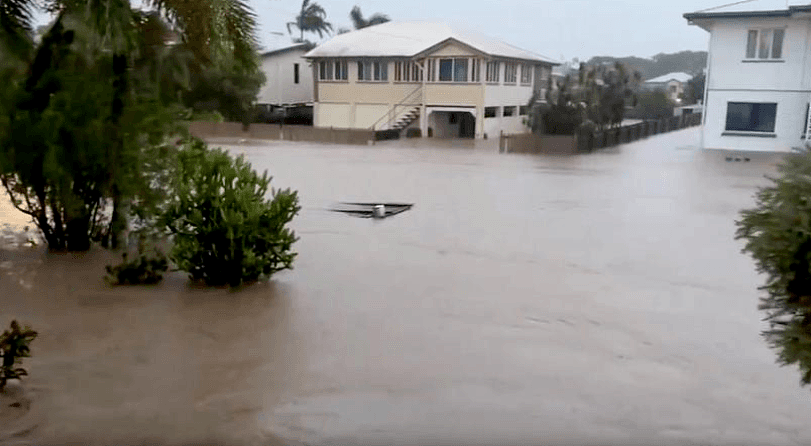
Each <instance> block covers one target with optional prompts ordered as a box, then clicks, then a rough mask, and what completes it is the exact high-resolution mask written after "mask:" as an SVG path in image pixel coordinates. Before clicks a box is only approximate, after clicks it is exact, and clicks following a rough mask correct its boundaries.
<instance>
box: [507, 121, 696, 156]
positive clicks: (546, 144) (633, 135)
mask: <svg viewBox="0 0 811 446" xmlns="http://www.w3.org/2000/svg"><path fill="white" fill-rule="evenodd" d="M697 125H701V114H700V113H695V114H690V115H682V116H677V117H673V118H668V119H662V120H659V121H645V122H642V123H639V124H634V125H628V126H624V127H615V128H611V129H606V130H603V131H600V132H591V131H581V132H578V134H577V135H535V134H516V135H501V138H500V140H499V151H501V152H508V153H549V154H574V153H587V152H591V151H593V150H596V149H602V148H606V147H613V146H616V145H619V144H626V143H629V142H633V141H636V140H639V139H642V138H647V137H648V136H652V135H656V134H659V133H666V132H672V131H674V130H680V129H683V128H687V127H694V126H697Z"/></svg>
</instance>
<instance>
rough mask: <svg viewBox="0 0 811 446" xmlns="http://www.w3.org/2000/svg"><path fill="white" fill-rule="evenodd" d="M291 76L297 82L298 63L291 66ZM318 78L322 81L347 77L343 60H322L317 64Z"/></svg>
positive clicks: (340, 79)
mask: <svg viewBox="0 0 811 446" xmlns="http://www.w3.org/2000/svg"><path fill="white" fill-rule="evenodd" d="M293 71H294V73H293V76H294V77H295V79H294V81H295V83H298V82H299V81H298V79H299V74H298V73H299V69H298V64H295V66H294V67H293ZM318 79H319V80H322V81H331V80H336V81H345V80H347V79H348V76H347V70H346V61H345V60H336V61H331V60H322V61H321V62H319V64H318Z"/></svg>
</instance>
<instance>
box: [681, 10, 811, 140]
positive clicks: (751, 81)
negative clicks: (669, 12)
mask: <svg viewBox="0 0 811 446" xmlns="http://www.w3.org/2000/svg"><path fill="white" fill-rule="evenodd" d="M684 17H685V18H686V19H687V20H688V22H689V23H690V24H692V25H696V26H699V27H701V28H703V29H704V30H706V31H708V32H709V33H710V44H709V58H708V61H707V80H706V89H705V93H704V97H705V99H704V105H705V107H704V109H705V114H704V118H703V120H704V122H703V129H702V136H701V145H702V147H704V148H707V149H727V150H753V151H778V152H788V151H791V150H792V149H795V148H799V147H802V146H803V145H804V144H805V142H807V141H808V138H809V137H810V136H811V135H809V133H810V132H809V131H808V128H809V124H811V122H809V118H808V104H809V102H811V57H809V56H808V55H809V53H811V4H804V5H789V6H787V2H786V1H785V0H760V1H750V2H738V3H733V4H731V5H726V6H721V7H717V8H712V9H707V10H703V11H698V12H694V13H688V14H685V15H684Z"/></svg>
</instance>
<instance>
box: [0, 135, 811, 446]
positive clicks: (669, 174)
mask: <svg viewBox="0 0 811 446" xmlns="http://www.w3.org/2000/svg"><path fill="white" fill-rule="evenodd" d="M698 134H699V133H698V129H697V128H694V129H689V130H683V131H679V132H673V133H669V134H665V135H660V136H656V137H652V138H649V139H646V140H641V141H638V142H636V143H633V144H628V145H624V146H620V147H618V148H614V149H609V150H605V151H602V152H599V153H595V154H590V155H583V156H575V157H565V156H557V157H552V156H538V155H506V154H499V153H498V148H497V142H496V141H492V140H491V141H476V142H475V143H474V142H472V141H456V142H445V143H436V142H433V141H429V142H426V141H394V142H385V143H380V144H378V145H376V146H369V147H353V146H332V145H315V144H306V143H290V142H283V141H271V142H267V143H247V144H234V145H231V146H224V147H227V148H229V150H231V151H232V152H233V153H244V154H245V155H246V157H247V158H248V159H249V160H250V161H251V162H252V163H253V165H254V167H255V168H257V169H258V170H263V169H268V170H269V173H270V174H271V175H272V176H273V177H274V178H273V183H272V185H274V186H275V187H283V188H286V187H290V188H293V189H297V190H298V191H299V196H300V200H301V205H302V211H301V213H300V215H299V216H298V217H297V218H296V219H295V220H294V224H293V226H294V228H295V230H296V232H297V235H298V236H299V237H300V241H299V242H297V244H296V245H295V249H296V250H297V252H298V253H299V257H298V258H297V260H296V262H295V263H294V266H295V269H294V270H293V271H287V272H283V273H280V274H278V275H276V276H274V280H272V281H271V282H270V283H268V284H264V285H257V286H253V287H249V288H248V289H245V290H241V291H238V292H231V291H227V290H207V289H198V288H193V287H190V286H189V285H188V284H187V281H186V278H185V276H184V275H182V274H173V275H170V276H169V277H168V278H167V280H165V281H164V283H162V284H160V285H158V286H155V287H139V288H111V287H109V286H107V285H106V284H105V283H104V282H103V280H102V277H103V272H104V265H105V264H106V263H108V262H111V261H112V260H114V259H113V257H112V256H111V255H110V254H108V253H106V252H102V251H94V252H91V253H88V254H85V255H47V254H44V253H42V251H41V250H40V249H24V248H23V249H11V248H6V249H0V326H1V327H3V328H5V327H7V326H8V323H9V322H10V320H11V319H12V318H16V319H18V320H20V321H21V322H25V323H27V324H30V325H32V327H33V328H34V329H35V330H38V331H39V332H40V337H39V338H38V339H37V340H36V341H34V343H33V344H32V352H33V358H30V359H28V360H26V362H25V364H26V365H27V366H28V368H29V372H30V374H31V376H30V378H29V379H27V380H26V381H25V382H24V386H23V388H22V389H21V388H17V387H14V388H11V389H10V392H11V393H12V395H11V396H8V397H3V398H6V399H8V398H12V399H13V398H15V395H17V396H16V398H17V399H18V400H22V401H24V404H22V406H21V407H19V408H15V409H14V410H9V409H6V408H5V407H6V406H8V404H4V407H2V408H0V444H26V445H27V444H31V445H33V444H42V443H44V442H48V441H58V440H60V439H66V438H68V439H79V441H81V442H90V441H99V442H105V441H106V442H111V441H117V442H119V443H118V444H124V442H125V440H126V441H135V440H133V439H143V440H144V441H147V440H148V441H152V442H153V443H154V442H164V443H173V442H176V443H183V442H193V441H203V440H206V439H213V438H216V439H221V440H220V441H222V442H224V443H223V444H225V442H227V443H229V444H235V445H242V444H245V445H262V444H273V445H275V444H299V443H304V444H308V445H353V444H392V445H406V444H431V445H451V444H467V445H479V444H481V445H485V444H535V445H567V446H568V445H581V444H582V445H587V444H593V445H596V444H600V445H607V444H612V445H613V444H617V445H620V444H622V445H671V444H672V445H677V444H696V443H700V444H706V445H709V444H712V445H716V444H717V445H733V444H735V445H741V444H752V445H794V444H809V443H811V429H809V428H808V425H809V415H808V414H809V413H811V395H809V394H808V390H805V389H801V388H800V387H799V378H800V374H799V373H798V371H797V370H795V369H794V368H779V367H778V366H777V365H775V363H774V359H775V353H774V352H773V351H771V350H769V349H768V348H767V346H766V344H765V342H764V341H763V340H762V339H761V337H760V331H761V329H763V328H764V325H763V324H762V322H761V321H760V320H761V318H762V314H761V313H760V312H759V311H758V310H757V301H758V297H759V293H758V291H757V287H758V286H759V285H760V284H761V278H760V277H758V275H757V274H756V273H755V271H754V266H753V263H752V261H751V260H750V259H749V258H748V257H746V256H744V255H742V254H740V249H741V246H742V244H741V243H739V242H736V241H735V240H733V235H734V231H735V225H734V220H735V219H736V218H737V212H738V211H739V210H740V209H742V208H745V207H751V206H752V204H753V203H754V201H753V198H752V195H753V193H754V192H755V190H756V187H757V186H758V185H762V184H765V180H764V178H763V175H764V174H769V173H772V172H773V171H774V164H775V163H776V162H777V161H779V158H778V157H777V156H774V155H747V156H751V157H752V159H751V161H750V162H743V161H741V162H734V160H733V161H732V162H727V161H726V160H725V159H724V157H725V156H726V155H723V154H719V153H711V152H702V151H700V150H697V149H696V146H697V145H698ZM429 143H433V144H435V145H433V146H432V145H430V144H429ZM340 201H376V202H402V203H414V204H415V206H414V208H413V209H411V210H410V211H407V212H405V213H402V214H399V215H397V216H394V217H392V218H389V219H385V220H372V219H360V218H354V217H351V216H347V215H344V214H340V213H334V212H330V211H329V210H328V209H329V208H330V207H331V206H332V205H333V204H335V203H337V202H340ZM9 209H10V208H9V207H8V205H7V204H4V205H2V206H0V212H2V214H0V226H1V225H2V223H9V224H15V225H18V226H19V225H21V224H23V223H24V220H22V219H20V218H19V215H11V214H10V210H9ZM6 214H9V215H6ZM21 221H22V222H21ZM9 401H11V400H9ZM3 402H6V403H7V402H8V401H6V400H5V399H0V403H3ZM283 440H284V441H283ZM288 440H289V441H292V443H288Z"/></svg>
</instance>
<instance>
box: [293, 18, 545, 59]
mask: <svg viewBox="0 0 811 446" xmlns="http://www.w3.org/2000/svg"><path fill="white" fill-rule="evenodd" d="M451 40H455V41H458V42H460V43H462V44H463V45H467V46H469V47H471V48H472V49H474V50H477V51H479V52H481V53H484V54H486V55H488V56H497V57H505V58H510V59H520V60H530V61H536V62H544V63H548V64H552V65H557V64H559V63H560V62H558V61H556V60H554V59H551V58H549V57H546V56H542V55H540V54H536V53H533V52H531V51H527V50H523V49H521V48H518V47H515V46H512V45H510V44H507V43H504V42H502V41H500V40H496V39H493V38H490V37H487V36H484V35H482V34H479V33H476V32H473V31H466V30H465V31H463V30H459V29H454V28H452V27H450V26H449V25H447V24H443V23H432V22H387V23H383V24H380V25H375V26H370V27H368V28H363V29H361V30H358V31H352V32H348V33H345V34H339V35H337V36H335V37H333V38H332V39H330V40H328V41H326V42H324V43H322V44H321V45H319V46H318V47H316V48H315V49H314V50H312V51H310V52H309V53H307V54H306V55H305V57H308V58H317V57H414V56H418V55H419V54H421V53H423V52H425V51H427V50H430V49H431V48H434V47H436V46H438V45H440V44H443V43H445V42H446V41H451Z"/></svg>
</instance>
